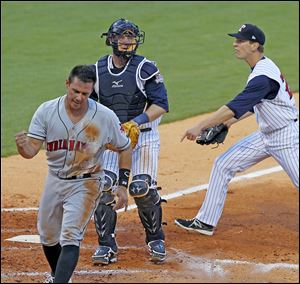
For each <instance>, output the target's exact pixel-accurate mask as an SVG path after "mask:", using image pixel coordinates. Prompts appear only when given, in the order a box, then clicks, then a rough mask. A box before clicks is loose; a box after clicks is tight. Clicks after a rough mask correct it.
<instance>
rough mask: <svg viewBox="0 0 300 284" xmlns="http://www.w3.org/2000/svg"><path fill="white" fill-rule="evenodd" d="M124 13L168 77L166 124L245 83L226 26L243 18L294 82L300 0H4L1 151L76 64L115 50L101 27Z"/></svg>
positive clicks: (58, 91)
mask: <svg viewBox="0 0 300 284" xmlns="http://www.w3.org/2000/svg"><path fill="white" fill-rule="evenodd" d="M121 17H124V18H128V19H129V20H131V21H133V22H135V23H137V24H138V25H139V27H140V28H141V29H142V30H144V31H145V32H146V40H145V43H144V45H141V46H140V47H139V50H138V51H139V52H138V53H139V54H142V55H145V56H147V57H148V58H149V59H151V60H155V61H156V62H157V64H158V67H159V68H160V70H161V73H162V74H163V76H164V78H165V84H166V87H167V90H168V95H169V103H170V112H169V113H168V114H167V115H165V116H164V118H163V121H162V122H163V123H168V122H172V121H176V120H180V119H184V118H187V117H190V116H193V115H197V114H200V113H205V112H210V111H213V110H215V109H217V108H218V107H219V106H221V105H222V104H224V103H226V102H227V101H229V100H230V99H231V98H232V97H233V96H235V95H236V94H238V93H239V92H240V91H241V90H242V89H243V88H244V86H245V82H246V79H247V76H248V73H249V68H248V66H247V65H246V64H245V63H244V62H243V61H239V60H237V59H236V58H235V56H234V53H233V48H232V42H233V39H232V38H230V37H229V36H227V33H229V32H235V31H237V29H238V28H239V27H240V25H241V24H243V23H247V22H248V23H254V24H256V25H258V26H259V27H261V28H262V29H263V30H264V31H265V33H266V38H267V39H266V44H265V51H266V52H265V54H266V55H267V56H268V57H270V58H271V59H272V60H274V61H275V62H276V63H277V64H278V65H279V67H280V68H281V71H282V72H283V73H284V75H285V77H286V78H287V80H288V82H289V85H290V87H291V89H292V90H294V91H298V88H299V80H298V77H299V71H298V69H299V57H298V53H299V29H298V22H299V3H298V1H297V2H296V1H284V2H283V1H282V2H281V1H280V2H264V1H249V2H248V1H241V2H230V1H229V2H228V1H227V2H219V1H199V2H195V1H174V2H165V1H155V2H149V1H126V2H125V1H124V2H123V1H106V2H89V1H78V2H76V1H73V2H64V1H54V2H47V1H43V2H30V1H28V2H18V1H15V2H6V1H3V2H1V156H8V155H11V154H15V153H16V147H15V143H14V134H15V133H16V132H18V131H20V130H22V129H28V125H29V123H30V120H31V117H32V115H33V113H34V111H35V110H36V108H37V107H38V106H39V105H40V104H41V103H42V102H44V101H45V100H49V99H52V98H55V97H58V96H60V95H62V94H63V93H64V92H65V78H66V77H67V75H68V72H69V71H70V69H71V68H72V67H73V66H75V65H77V64H85V63H94V62H96V60H97V58H99V57H100V56H102V55H104V54H107V53H110V52H111V50H110V48H109V47H107V46H105V44H104V40H103V39H101V38H100V36H99V35H100V34H101V33H102V32H105V31H107V29H108V27H109V25H110V24H111V22H113V21H114V20H116V19H118V18H121Z"/></svg>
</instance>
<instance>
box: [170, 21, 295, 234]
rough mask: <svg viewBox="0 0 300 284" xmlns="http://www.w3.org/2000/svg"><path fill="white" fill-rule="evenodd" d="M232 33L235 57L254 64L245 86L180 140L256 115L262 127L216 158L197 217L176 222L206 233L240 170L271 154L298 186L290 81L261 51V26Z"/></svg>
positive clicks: (193, 138)
mask: <svg viewBox="0 0 300 284" xmlns="http://www.w3.org/2000/svg"><path fill="white" fill-rule="evenodd" d="M229 35H230V36H232V37H235V41H234V44H233V46H234V49H235V54H236V57H237V58H238V59H243V60H245V61H246V62H247V64H248V65H249V66H250V68H251V72H250V75H249V77H248V80H247V85H246V87H245V89H244V90H243V91H242V92H241V93H240V94H239V95H237V96H236V97H235V98H234V99H233V100H231V101H230V102H229V103H228V104H226V105H224V106H222V107H221V108H219V109H218V110H217V111H216V112H215V113H214V114H212V115H211V116H210V117H208V118H207V119H205V120H203V121H201V122H200V123H198V124H197V125H195V126H194V127H193V128H191V129H188V130H187V131H186V132H185V133H184V135H183V137H182V139H181V141H182V140H183V139H184V138H185V137H187V139H189V140H195V139H196V138H197V136H198V135H200V134H201V133H203V131H205V129H207V128H209V127H212V126H214V125H216V124H219V123H224V124H225V125H226V126H227V127H230V126H231V125H232V124H233V123H235V122H237V121H240V120H242V119H243V118H245V117H247V116H249V115H251V114H253V113H255V115H256V120H257V123H258V125H259V130H257V131H255V132H254V133H252V134H250V135H249V136H247V137H245V138H243V139H241V140H240V141H238V142H237V143H236V144H235V145H233V146H232V147H231V148H230V149H228V150H227V151H226V152H225V153H224V154H222V155H221V156H219V157H218V158H217V159H216V160H215V162H214V165H213V169H212V173H211V176H210V180H209V186H208V190H207V193H206V196H205V199H204V202H203V204H202V207H201V208H200V210H199V212H198V214H197V215H196V217H195V218H193V219H191V220H186V219H176V220H175V224H177V225H178V226H180V227H182V228H184V229H187V230H192V231H197V232H199V233H201V234H205V235H212V234H213V231H214V227H216V225H217V223H218V221H219V219H220V217H221V214H222V211H223V208H224V203H225V198H226V194H227V188H228V184H229V182H230V180H231V179H232V178H233V177H234V175H235V174H236V173H237V172H242V171H245V170H246V169H248V168H249V167H251V166H252V165H255V164H257V163H259V162H260V161H262V160H264V159H266V158H268V157H270V156H271V157H273V158H274V159H275V160H276V161H277V162H278V163H279V164H280V165H281V166H282V168H283V169H284V170H285V171H286V173H287V174H288V175H289V177H290V179H291V180H292V182H293V183H294V185H295V187H296V188H299V124H298V122H297V120H298V110H297V108H296V106H295V99H294V97H293V94H292V92H291V91H290V89H289V86H288V83H287V81H286V80H285V78H284V76H283V75H282V73H281V72H280V70H279V68H278V67H277V66H276V64H275V63H274V62H273V61H272V60H271V59H269V58H267V57H266V56H264V54H263V51H264V46H263V45H264V43H265V35H264V33H263V31H262V30H261V29H259V28H258V27H257V26H255V25H252V24H244V25H242V26H241V27H240V29H239V31H238V32H237V33H231V34H229ZM225 130H226V129H225ZM200 140H201V139H200ZM200 142H201V141H200Z"/></svg>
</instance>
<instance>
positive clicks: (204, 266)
mask: <svg viewBox="0 0 300 284" xmlns="http://www.w3.org/2000/svg"><path fill="white" fill-rule="evenodd" d="M194 263H195V265H194V266H193V267H190V269H191V270H192V271H194V272H195V271H197V273H199V272H200V271H199V268H200V269H201V270H204V271H203V272H205V273H207V274H213V273H217V274H219V275H220V276H223V277H224V276H225V274H227V272H225V271H224V269H223V266H228V265H248V266H249V265H250V266H254V267H255V269H256V270H257V272H263V273H265V272H270V271H271V270H274V269H291V270H298V269H299V265H297V264H289V263H268V264H264V263H252V262H248V261H238V260H229V259H224V260H222V259H215V260H210V259H205V258H199V259H196V261H194ZM196 268H197V269H198V270H195V269H196ZM170 272H172V273H180V274H182V272H176V271H175V272H173V271H170V270H168V269H164V270H161V269H160V270H159V273H160V274H162V276H163V274H164V273H165V274H168V275H169V274H170ZM132 273H157V269H138V270H136V269H114V270H100V271H99V270H76V271H75V272H74V274H75V275H81V276H91V275H95V276H97V275H99V276H105V275H125V274H129V275H130V274H132ZM47 274H48V272H8V273H1V278H14V277H20V276H23V277H24V276H27V277H29V276H30V277H33V276H46V275H47Z"/></svg>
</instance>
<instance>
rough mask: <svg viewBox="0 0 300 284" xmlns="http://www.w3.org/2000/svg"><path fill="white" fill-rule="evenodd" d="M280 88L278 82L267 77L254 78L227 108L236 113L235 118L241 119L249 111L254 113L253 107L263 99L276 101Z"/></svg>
mask: <svg viewBox="0 0 300 284" xmlns="http://www.w3.org/2000/svg"><path fill="white" fill-rule="evenodd" d="M279 87H280V86H279V83H278V82H276V81H275V80H273V79H271V78H269V77H267V76H265V75H260V76H257V77H254V78H253V79H251V80H250V81H249V82H248V84H247V86H246V87H245V89H244V90H243V91H242V92H241V93H239V94H238V95H237V96H236V97H235V98H234V99H232V100H231V101H230V102H229V103H227V104H226V106H227V107H229V108H230V109H231V110H232V111H233V112H234V114H235V115H234V117H235V118H236V119H239V118H240V117H241V116H243V115H244V114H245V113H246V112H248V111H251V112H254V110H253V107H254V106H255V105H256V104H258V103H260V102H261V100H262V99H267V100H272V99H274V98H275V97H276V95H277V93H278V90H279Z"/></svg>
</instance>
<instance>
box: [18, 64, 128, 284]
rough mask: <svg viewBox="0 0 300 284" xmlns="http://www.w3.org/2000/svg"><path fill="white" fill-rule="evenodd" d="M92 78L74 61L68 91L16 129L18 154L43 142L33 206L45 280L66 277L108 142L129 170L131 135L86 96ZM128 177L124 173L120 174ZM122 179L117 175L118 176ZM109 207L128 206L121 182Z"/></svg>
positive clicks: (31, 152) (30, 153) (93, 201)
mask: <svg viewBox="0 0 300 284" xmlns="http://www.w3.org/2000/svg"><path fill="white" fill-rule="evenodd" d="M95 82H96V74H95V72H94V70H93V68H91V67H90V66H86V65H79V66H75V67H74V68H73V69H72V70H71V72H70V75H69V78H68V79H67V81H66V86H67V94H66V95H64V96H62V97H59V98H56V99H54V100H50V101H47V102H45V103H43V104H41V105H40V106H39V108H38V109H37V111H36V112H35V114H34V116H33V118H32V120H31V123H30V126H29V131H28V134H26V133H25V132H24V131H22V132H20V133H18V134H16V145H17V149H18V152H19V153H20V155H21V156H23V157H24V158H27V159H31V158H33V157H34V156H35V155H36V154H37V153H38V152H39V150H40V148H41V146H42V144H43V143H44V145H45V148H46V155H47V160H48V167H49V171H48V175H47V178H46V183H45V190H44V192H43V194H42V197H41V201H40V207H39V212H38V224H37V225H38V231H39V234H40V241H41V244H42V246H43V250H44V253H45V256H46V258H47V261H48V262H49V265H50V267H51V270H52V272H51V275H50V277H49V278H48V279H47V280H46V283H67V282H68V281H69V280H70V278H71V276H72V273H73V271H74V270H75V267H76V265H77V261H78V258H79V246H80V242H81V241H82V239H83V235H84V232H85V229H86V227H87V224H88V222H89V220H90V218H91V216H92V214H93V213H94V211H95V208H96V206H97V204H98V202H99V196H100V193H101V191H102V188H103V185H104V181H105V180H104V173H103V153H104V151H105V149H106V144H108V143H110V144H112V145H113V146H114V147H116V148H117V149H118V150H119V156H120V159H119V161H120V162H119V167H120V168H122V169H125V170H126V171H129V170H130V167H131V155H132V150H131V146H130V140H129V139H128V137H127V136H126V135H125V133H123V132H122V131H121V127H120V121H119V119H118V118H117V116H116V115H115V114H114V112H113V111H111V110H109V109H108V108H106V107H105V106H103V105H100V104H99V103H97V102H95V101H94V100H91V99H89V96H90V94H91V92H92V90H93V86H94V83H95ZM119 179H124V180H125V181H127V182H128V177H127V176H119ZM120 183H122V180H121V182H120ZM114 194H115V195H116V196H117V197H118V198H117V199H118V201H117V203H116V204H115V207H114V209H115V210H117V209H119V208H122V207H124V206H125V208H126V207H127V204H128V199H127V191H126V188H125V187H124V186H119V187H117V188H115V192H114Z"/></svg>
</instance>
